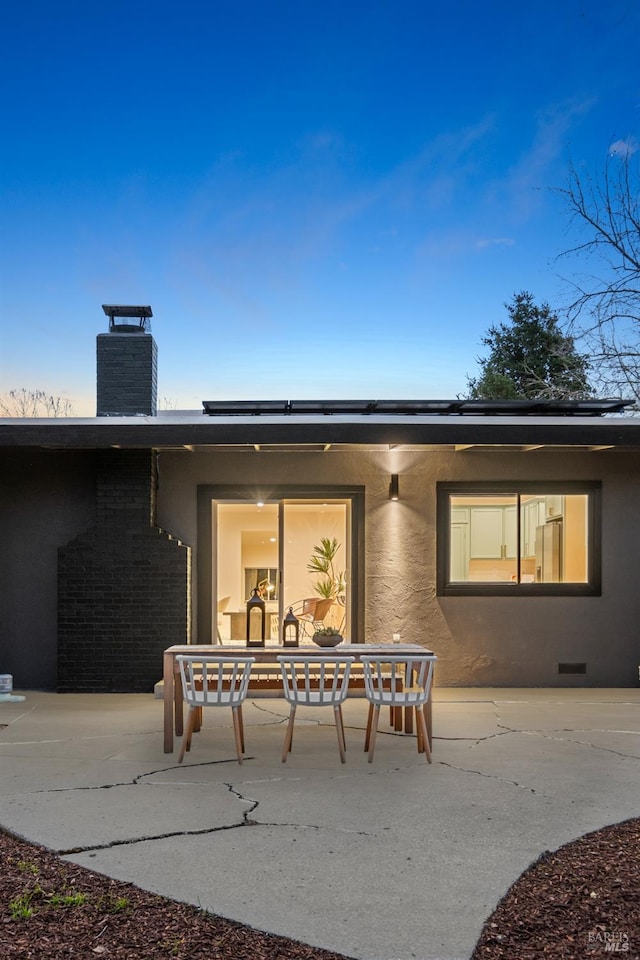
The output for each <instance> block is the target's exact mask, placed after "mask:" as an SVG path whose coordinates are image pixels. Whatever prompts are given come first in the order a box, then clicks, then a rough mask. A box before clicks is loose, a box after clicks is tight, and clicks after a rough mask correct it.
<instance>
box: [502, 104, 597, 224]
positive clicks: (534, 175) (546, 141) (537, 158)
mask: <svg viewBox="0 0 640 960" xmlns="http://www.w3.org/2000/svg"><path fill="white" fill-rule="evenodd" d="M595 103H596V100H595V98H587V99H584V100H566V101H562V102H560V103H555V104H550V105H549V106H547V107H546V108H545V109H544V110H541V111H539V112H538V114H537V117H536V129H535V134H534V136H533V139H532V141H531V144H530V147H529V148H528V149H527V150H526V151H525V152H524V153H523V154H522V155H521V157H520V158H519V160H518V162H517V163H516V164H515V165H514V166H513V167H512V169H511V171H510V172H509V174H508V176H507V180H506V183H505V184H503V189H504V190H505V193H506V195H507V197H508V200H509V204H510V206H511V210H512V212H513V213H515V214H517V215H518V216H519V217H520V218H522V219H527V218H528V217H529V216H531V214H532V212H533V210H534V209H535V208H536V207H537V206H538V204H539V203H540V199H539V193H538V192H539V191H540V190H541V189H542V188H544V187H547V186H550V184H549V174H550V171H551V170H553V168H554V165H555V164H556V162H557V161H558V159H559V158H561V157H562V155H563V154H564V152H565V151H566V149H567V143H568V141H570V139H571V130H572V128H573V126H574V124H575V123H576V121H578V120H580V119H581V118H582V117H584V116H586V114H588V113H589V111H590V110H591V109H592V107H593V106H594V105H595Z"/></svg>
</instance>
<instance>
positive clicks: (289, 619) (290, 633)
mask: <svg viewBox="0 0 640 960" xmlns="http://www.w3.org/2000/svg"><path fill="white" fill-rule="evenodd" d="M299 645H300V621H299V620H298V618H297V617H296V615H295V613H294V612H293V607H289V613H288V614H287V615H286V617H285V618H284V620H283V621H282V646H283V647H297V646H299Z"/></svg>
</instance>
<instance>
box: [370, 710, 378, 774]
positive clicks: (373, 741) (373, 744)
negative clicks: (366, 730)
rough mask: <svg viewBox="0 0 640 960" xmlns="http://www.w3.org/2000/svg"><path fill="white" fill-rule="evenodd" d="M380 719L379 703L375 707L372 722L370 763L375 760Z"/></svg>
mask: <svg viewBox="0 0 640 960" xmlns="http://www.w3.org/2000/svg"><path fill="white" fill-rule="evenodd" d="M379 719H380V707H379V706H378V705H376V706H374V708H373V722H372V724H371V734H370V735H371V742H370V744H369V763H372V762H373V753H374V750H375V749H376V735H377V733H378V721H379Z"/></svg>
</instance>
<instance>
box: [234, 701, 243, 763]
mask: <svg viewBox="0 0 640 960" xmlns="http://www.w3.org/2000/svg"><path fill="white" fill-rule="evenodd" d="M231 713H232V714H233V732H234V734H235V738H236V753H237V755H238V763H242V751H243V749H244V748H243V745H242V731H241V729H240V724H241V722H242V721H241V719H240V717H239V715H238V708H237V707H232V708H231Z"/></svg>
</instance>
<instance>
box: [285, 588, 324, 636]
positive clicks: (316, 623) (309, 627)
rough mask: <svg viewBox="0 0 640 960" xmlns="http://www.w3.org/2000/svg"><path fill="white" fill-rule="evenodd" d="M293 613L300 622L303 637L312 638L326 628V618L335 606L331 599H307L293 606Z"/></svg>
mask: <svg viewBox="0 0 640 960" xmlns="http://www.w3.org/2000/svg"><path fill="white" fill-rule="evenodd" d="M292 606H293V612H294V614H295V616H296V617H297V618H298V620H299V621H300V633H301V634H302V636H303V637H306V636H311V635H312V634H314V633H315V632H316V630H320V629H321V628H322V627H324V621H325V617H326V616H327V615H328V613H329V610H331V607H332V606H333V600H332V599H331V597H329V598H326V597H307V599H306V600H299V601H298V602H297V603H294V604H292Z"/></svg>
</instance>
